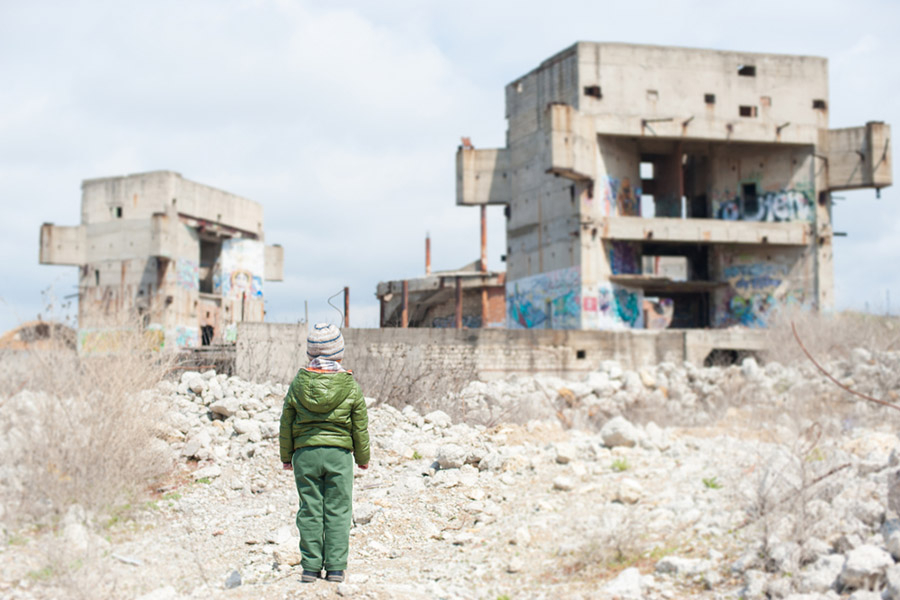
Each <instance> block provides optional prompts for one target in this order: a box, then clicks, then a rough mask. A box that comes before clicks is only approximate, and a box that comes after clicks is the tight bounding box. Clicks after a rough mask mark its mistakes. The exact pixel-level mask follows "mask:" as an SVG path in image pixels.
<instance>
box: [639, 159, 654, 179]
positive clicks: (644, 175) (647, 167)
mask: <svg viewBox="0 0 900 600" xmlns="http://www.w3.org/2000/svg"><path fill="white" fill-rule="evenodd" d="M640 169H641V179H653V163H652V162H649V161H641V166H640Z"/></svg>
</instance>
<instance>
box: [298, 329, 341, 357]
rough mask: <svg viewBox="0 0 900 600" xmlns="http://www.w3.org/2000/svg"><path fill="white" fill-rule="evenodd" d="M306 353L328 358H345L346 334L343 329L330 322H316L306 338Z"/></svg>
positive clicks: (310, 355)
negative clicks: (342, 333)
mask: <svg viewBox="0 0 900 600" xmlns="http://www.w3.org/2000/svg"><path fill="white" fill-rule="evenodd" d="M306 355H307V356H309V357H310V358H315V357H317V356H318V357H321V358H325V359H327V360H341V359H342V358H344V336H342V335H341V330H340V329H338V328H337V327H335V326H334V325H330V324H329V323H316V324H315V325H313V328H312V330H311V331H310V332H309V336H307V338H306Z"/></svg>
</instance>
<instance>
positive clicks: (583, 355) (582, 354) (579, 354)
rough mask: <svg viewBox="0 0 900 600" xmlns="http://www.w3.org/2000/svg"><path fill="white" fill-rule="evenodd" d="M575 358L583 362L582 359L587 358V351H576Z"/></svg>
mask: <svg viewBox="0 0 900 600" xmlns="http://www.w3.org/2000/svg"><path fill="white" fill-rule="evenodd" d="M575 358H576V359H578V360H582V359H585V358H587V351H586V350H576V351H575Z"/></svg>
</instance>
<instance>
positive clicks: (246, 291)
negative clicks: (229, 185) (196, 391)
mask: <svg viewBox="0 0 900 600" xmlns="http://www.w3.org/2000/svg"><path fill="white" fill-rule="evenodd" d="M81 189H82V199H81V224H80V225H76V226H74V227H60V226H56V225H53V224H51V223H45V224H44V225H43V226H42V227H41V250H40V262H41V264H55V265H74V266H77V267H79V269H80V272H79V278H78V329H79V331H78V346H79V349H81V350H90V349H92V348H98V347H101V346H103V344H104V340H108V339H109V338H110V335H109V333H110V332H114V331H116V330H118V329H120V328H122V327H129V326H131V324H132V323H133V320H135V319H136V320H138V322H139V323H140V325H141V326H142V327H143V328H144V329H146V330H148V331H150V332H153V333H152V334H150V335H151V337H155V339H156V343H159V344H160V345H161V346H162V347H165V348H167V349H177V348H185V347H197V346H200V345H209V344H213V343H220V342H226V341H233V340H234V335H235V331H236V330H235V325H236V323H238V322H240V321H262V320H263V316H264V314H265V311H264V305H263V284H262V282H263V280H270V281H280V280H281V278H282V266H283V251H282V248H281V247H280V246H277V245H276V246H265V245H264V242H263V209H262V206H261V205H259V204H258V203H256V202H253V201H252V200H248V199H246V198H241V197H240V196H235V195H234V194H229V193H228V192H223V191H221V190H217V189H215V188H212V187H209V186H206V185H202V184H199V183H195V182H193V181H188V180H187V179H184V178H183V177H182V176H181V175H179V174H178V173H173V172H171V171H154V172H150V173H139V174H136V175H128V176H125V177H108V178H103V179H89V180H86V181H84V182H83V183H82V186H81Z"/></svg>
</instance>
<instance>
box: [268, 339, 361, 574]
mask: <svg viewBox="0 0 900 600" xmlns="http://www.w3.org/2000/svg"><path fill="white" fill-rule="evenodd" d="M306 348H307V350H306V353H307V355H308V356H309V359H310V361H309V365H308V366H307V367H305V368H302V369H300V370H299V371H298V372H297V376H296V377H294V381H293V382H292V383H291V387H290V388H289V389H288V393H287V395H286V396H285V398H284V407H283V408H282V411H281V428H280V432H279V444H280V450H281V462H282V464H283V465H284V469H285V470H291V469H293V471H294V479H295V481H296V483H297V493H298V494H299V496H300V509H299V510H298V511H297V529H298V530H299V531H300V554H301V557H302V560H301V562H300V565H301V566H302V567H303V575H302V578H301V580H302V581H303V582H305V583H311V582H313V581H315V580H316V579H319V578H321V573H322V570H323V569H324V570H325V578H326V579H327V580H328V581H334V582H341V581H343V580H344V570H345V569H346V568H347V555H348V553H349V549H350V523H351V519H352V515H353V462H354V459H355V462H356V464H357V465H359V468H361V469H366V468H368V466H369V430H368V425H369V417H368V414H367V413H366V401H365V399H364V398H363V395H362V390H361V389H360V387H359V384H358V383H356V380H354V379H353V374H352V373H351V372H350V371H348V370H346V369H344V368H343V367H342V366H341V360H342V359H343V357H344V338H343V336H342V335H341V332H340V330H339V329H338V328H337V327H335V326H334V325H329V324H327V323H317V324H316V325H315V326H313V329H312V331H311V332H310V333H309V336H308V338H307V340H306Z"/></svg>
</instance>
